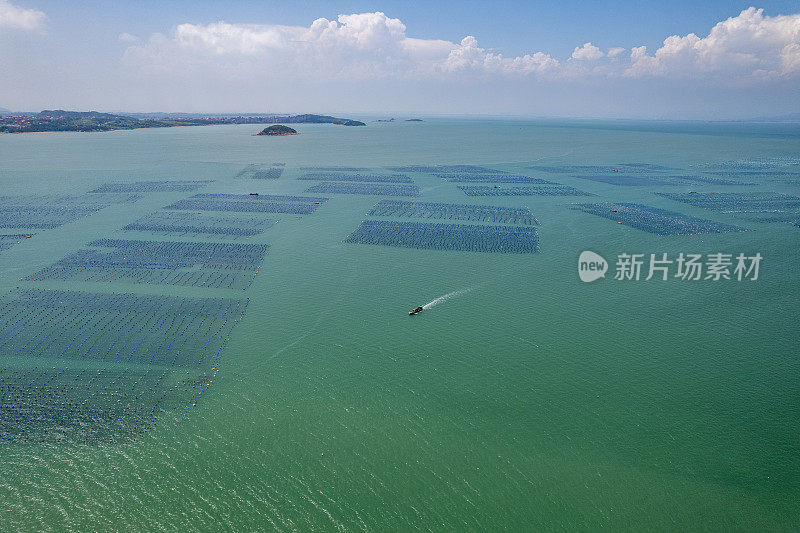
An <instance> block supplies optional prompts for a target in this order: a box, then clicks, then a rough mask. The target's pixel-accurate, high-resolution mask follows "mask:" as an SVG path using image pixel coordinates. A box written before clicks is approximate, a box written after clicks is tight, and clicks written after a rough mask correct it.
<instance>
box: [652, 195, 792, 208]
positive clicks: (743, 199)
mask: <svg viewBox="0 0 800 533" xmlns="http://www.w3.org/2000/svg"><path fill="white" fill-rule="evenodd" d="M658 194H659V195H660V196H663V197H664V198H669V199H670V200H676V201H678V202H683V203H685V204H689V205H693V206H695V207H703V208H705V209H712V210H714V211H722V212H729V213H737V212H738V213H743V212H774V211H797V210H799V209H800V198H798V197H797V196H790V195H788V194H779V193H769V192H752V193H742V192H726V193H697V192H695V193H658Z"/></svg>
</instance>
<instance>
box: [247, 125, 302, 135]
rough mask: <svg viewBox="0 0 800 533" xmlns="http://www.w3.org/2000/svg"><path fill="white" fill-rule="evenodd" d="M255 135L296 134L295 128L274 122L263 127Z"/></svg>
mask: <svg viewBox="0 0 800 533" xmlns="http://www.w3.org/2000/svg"><path fill="white" fill-rule="evenodd" d="M257 135H297V130H295V129H292V128H290V127H289V126H284V125H283V124H274V125H272V126H268V127H266V128H264V129H263V130H261V133H257Z"/></svg>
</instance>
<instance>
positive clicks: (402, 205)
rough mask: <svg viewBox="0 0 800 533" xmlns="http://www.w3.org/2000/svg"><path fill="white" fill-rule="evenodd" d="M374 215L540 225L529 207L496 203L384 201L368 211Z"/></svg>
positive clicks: (370, 214)
mask: <svg viewBox="0 0 800 533" xmlns="http://www.w3.org/2000/svg"><path fill="white" fill-rule="evenodd" d="M367 215H369V216H374V217H398V218H429V219H446V220H471V221H475V222H492V223H496V224H520V225H525V226H533V225H538V224H539V221H538V220H536V217H535V216H533V213H531V210H530V209H528V208H527V207H498V206H493V205H463V204H442V203H433V202H402V201H397V200H381V201H380V202H378V204H377V205H376V206H375V207H373V208H372V210H371V211H370V212H369V213H367Z"/></svg>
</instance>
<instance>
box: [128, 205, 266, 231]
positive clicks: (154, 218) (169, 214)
mask: <svg viewBox="0 0 800 533" xmlns="http://www.w3.org/2000/svg"><path fill="white" fill-rule="evenodd" d="M275 222H276V221H275V220H270V219H263V218H238V217H219V216H209V215H206V214H204V213H194V212H183V211H156V212H155V213H150V214H149V215H147V216H145V217H143V218H140V219H139V220H137V221H136V222H133V223H132V224H128V225H127V226H125V227H123V228H122V229H123V230H125V231H150V232H154V233H180V234H206V235H220V236H226V235H227V236H238V237H251V236H253V235H258V234H259V233H263V232H264V231H265V230H267V229H269V228H271V227H272V226H274V225H275Z"/></svg>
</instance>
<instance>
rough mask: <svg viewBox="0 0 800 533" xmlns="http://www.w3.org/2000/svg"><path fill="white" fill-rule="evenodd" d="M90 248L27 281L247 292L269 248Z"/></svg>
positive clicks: (115, 243) (173, 244) (134, 244)
mask: <svg viewBox="0 0 800 533" xmlns="http://www.w3.org/2000/svg"><path fill="white" fill-rule="evenodd" d="M88 246H90V247H92V248H90V249H84V250H79V251H78V252H75V253H73V254H70V255H68V256H67V257H65V258H63V259H61V260H60V261H58V262H57V263H55V264H54V265H52V266H50V267H48V268H45V269H43V270H41V271H39V272H37V273H36V274H33V275H31V276H28V277H27V278H25V279H26V280H27V281H44V280H69V281H94V282H121V283H155V284H165V285H189V286H197V287H213V288H228V289H246V288H247V287H249V286H250V284H251V283H252V282H253V278H254V277H255V275H256V274H257V273H258V269H259V267H260V266H261V262H262V261H263V259H264V255H265V254H266V253H267V246H266V245H263V244H234V243H202V242H177V241H134V240H117V239H98V240H96V241H93V242H90V243H89V244H88Z"/></svg>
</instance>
